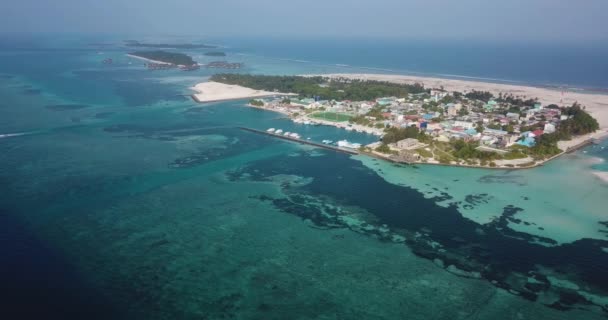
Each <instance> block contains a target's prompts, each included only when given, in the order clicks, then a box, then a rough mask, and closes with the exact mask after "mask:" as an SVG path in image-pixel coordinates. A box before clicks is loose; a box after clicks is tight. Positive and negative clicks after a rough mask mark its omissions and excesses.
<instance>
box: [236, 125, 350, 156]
mask: <svg viewBox="0 0 608 320" xmlns="http://www.w3.org/2000/svg"><path fill="white" fill-rule="evenodd" d="M238 128H239V129H241V130H243V131H248V132H253V133H257V134H262V135H266V136H271V137H274V138H278V139H283V140H287V141H292V142H296V143H301V144H306V145H310V146H314V147H317V148H323V149H327V150H332V151H337V152H342V153H346V154H351V155H357V154H359V152H358V151H356V150H351V149H345V148H339V147H335V146H331V145H327V144H322V143H318V142H314V141H310V140H304V139H300V138H294V137H290V136H285V135H281V134H276V133H273V132H268V131H262V130H257V129H252V128H246V127H238Z"/></svg>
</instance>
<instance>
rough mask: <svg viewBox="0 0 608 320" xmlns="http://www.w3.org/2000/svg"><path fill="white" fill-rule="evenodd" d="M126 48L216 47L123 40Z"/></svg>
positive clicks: (210, 46)
mask: <svg viewBox="0 0 608 320" xmlns="http://www.w3.org/2000/svg"><path fill="white" fill-rule="evenodd" d="M125 45H126V46H127V47H139V48H172V49H214V48H217V46H212V45H208V44H195V43H173V44H171V43H142V42H139V41H137V40H125Z"/></svg>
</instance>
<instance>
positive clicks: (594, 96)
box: [302, 73, 608, 130]
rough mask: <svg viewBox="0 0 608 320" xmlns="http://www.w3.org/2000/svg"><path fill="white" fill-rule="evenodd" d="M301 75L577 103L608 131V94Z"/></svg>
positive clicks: (412, 78)
mask: <svg viewBox="0 0 608 320" xmlns="http://www.w3.org/2000/svg"><path fill="white" fill-rule="evenodd" d="M302 76H305V77H311V76H321V77H328V78H346V79H358V80H372V81H386V82H393V83H401V84H414V83H421V84H423V85H424V86H425V87H427V88H441V87H443V88H444V89H445V90H446V91H459V92H463V93H464V92H469V91H472V90H477V91H489V92H491V93H493V94H494V95H498V94H499V93H503V94H504V93H511V94H513V95H515V96H525V97H527V98H538V99H539V101H540V102H541V103H543V104H545V105H547V104H552V103H555V104H558V105H572V104H573V103H574V102H578V103H580V104H581V105H583V106H585V107H586V111H588V112H589V113H590V114H591V115H592V116H593V117H594V118H596V119H597V121H598V123H599V125H600V130H602V129H603V130H606V129H608V94H606V93H598V92H580V91H571V90H569V88H563V91H561V90H560V88H546V87H535V86H527V85H522V84H502V83H493V82H483V81H477V80H454V79H449V78H438V77H430V76H429V77H426V76H408V75H393V74H373V73H328V74H306V75H302ZM562 93H563V95H562ZM560 101H561V102H560Z"/></svg>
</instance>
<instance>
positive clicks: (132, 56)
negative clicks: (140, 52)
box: [126, 53, 173, 65]
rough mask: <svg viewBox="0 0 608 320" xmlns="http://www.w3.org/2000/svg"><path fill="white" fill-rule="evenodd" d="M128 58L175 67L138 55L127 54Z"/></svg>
mask: <svg viewBox="0 0 608 320" xmlns="http://www.w3.org/2000/svg"><path fill="white" fill-rule="evenodd" d="M126 56H127V57H130V58H134V59H138V60H143V61H147V62H151V63H157V64H166V65H173V64H172V63H169V62H164V61H158V60H152V59H148V58H144V57H140V56H136V55H134V54H130V53H127V54H126Z"/></svg>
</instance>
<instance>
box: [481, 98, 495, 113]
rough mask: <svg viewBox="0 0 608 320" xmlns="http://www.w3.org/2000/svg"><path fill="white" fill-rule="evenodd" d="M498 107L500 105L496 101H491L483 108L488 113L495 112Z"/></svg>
mask: <svg viewBox="0 0 608 320" xmlns="http://www.w3.org/2000/svg"><path fill="white" fill-rule="evenodd" d="M497 105H498V104H497V103H496V101H494V100H490V101H488V103H486V104H485V105H484V106H483V108H484V110H486V111H494V109H496V107H497Z"/></svg>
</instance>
